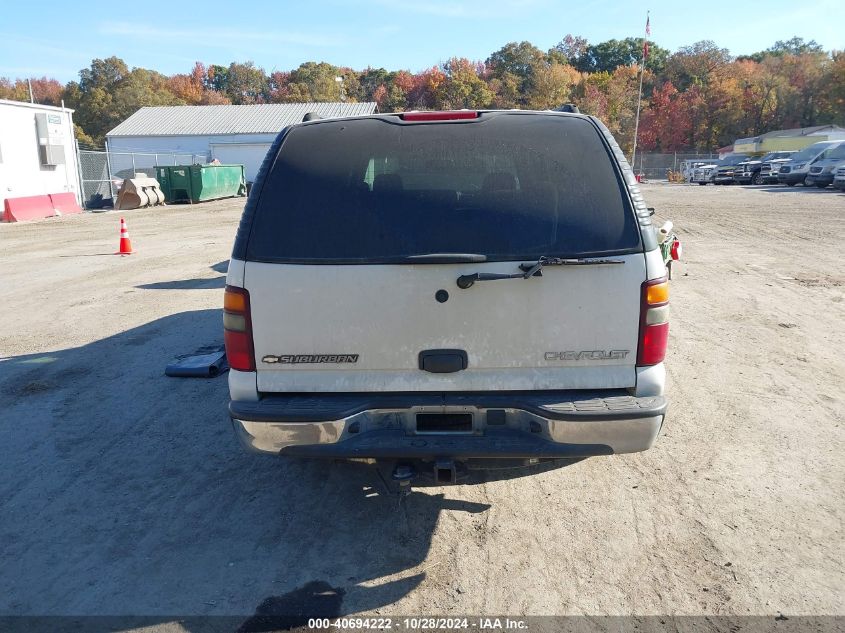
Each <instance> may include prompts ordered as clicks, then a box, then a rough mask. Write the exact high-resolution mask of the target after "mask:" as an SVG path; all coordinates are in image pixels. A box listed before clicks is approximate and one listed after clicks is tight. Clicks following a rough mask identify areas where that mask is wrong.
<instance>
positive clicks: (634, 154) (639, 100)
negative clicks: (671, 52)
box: [631, 11, 651, 171]
mask: <svg viewBox="0 0 845 633" xmlns="http://www.w3.org/2000/svg"><path fill="white" fill-rule="evenodd" d="M649 13H650V12H649V11H646V13H645V38H644V39H643V63H642V64H641V65H640V92H639V96H638V97H637V122H636V123H635V124H634V151H633V152H631V169H636V165H635V164H634V161H635V160H636V158H637V137H638V135H639V133H640V104H641V103H642V100H643V75H644V74H645V60H646V59H648V36H649V35H651V25H650V23H649V20H650V17H649ZM640 162H642V161H640ZM640 171H642V168H640Z"/></svg>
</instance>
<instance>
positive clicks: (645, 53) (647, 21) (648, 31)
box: [643, 16, 651, 61]
mask: <svg viewBox="0 0 845 633" xmlns="http://www.w3.org/2000/svg"><path fill="white" fill-rule="evenodd" d="M649 35H651V18H650V17H649V16H646V19H645V39H644V40H643V61H645V60H646V59H648V37H649Z"/></svg>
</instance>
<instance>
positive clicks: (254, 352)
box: [223, 110, 669, 482]
mask: <svg viewBox="0 0 845 633" xmlns="http://www.w3.org/2000/svg"><path fill="white" fill-rule="evenodd" d="M226 283H227V287H226V292H225V301H224V317H223V319H224V328H225V343H226V351H227V355H228V361H229V364H230V366H231V371H230V373H229V390H230V396H231V400H230V404H229V413H230V415H231V418H232V420H233V425H234V428H235V430H236V433H237V435H238V437H239V438H240V440H241V441H242V442H243V443H244V444H245V445H246V446H247V447H249V448H251V449H254V450H256V451H260V452H266V453H275V454H281V455H285V456H298V457H323V458H358V459H364V458H367V459H385V460H399V461H407V462H408V463H409V464H414V465H416V464H419V463H420V462H421V463H424V464H425V465H426V466H425V467H426V468H427V469H428V468H430V469H431V470H430V472H432V473H433V474H434V475H435V478H436V480H438V481H443V482H453V481H455V480H456V478H457V476H458V474H459V473H460V472H461V471H462V470H463V468H464V466H465V464H466V462H467V461H468V460H473V459H485V458H499V459H508V460H516V463H518V464H520V465H524V464H528V463H530V462H536V461H538V460H541V459H547V458H580V457H585V456H589V455H607V454H611V453H630V452H636V451H643V450H646V449H648V448H649V447H650V446H652V444H653V443H654V442H655V440H656V439H657V436H658V433H659V432H660V429H661V426H662V425H663V420H664V416H665V414H666V399H665V398H664V380H665V370H664V367H663V359H664V355H665V352H666V343H667V334H668V327H669V324H668V320H667V318H668V307H667V304H668V298H669V295H668V292H669V287H668V281H667V278H666V267H665V265H664V262H663V258H662V256H661V251H660V249H659V247H658V242H657V231H656V230H655V227H654V226H653V225H652V221H651V217H650V212H649V210H648V209H647V208H646V206H645V202H644V201H643V197H642V195H641V194H640V192H639V190H638V188H637V184H636V180H635V177H634V174H633V172H632V171H631V169H630V167H629V166H628V164H627V162H626V161H625V158H624V156H623V154H622V151H621V150H620V148H619V146H618V145H617V143H616V141H615V140H614V139H613V137H612V136H611V134H610V132H609V131H608V129H607V128H606V127H605V126H604V125H602V124H601V123H600V122H599V121H598V120H597V119H595V118H594V117H588V116H585V115H581V114H568V113H562V112H549V111H546V112H530V111H467V110H462V111H456V112H406V113H402V114H377V115H369V116H364V117H356V118H345V119H342V120H338V119H326V120H312V121H309V122H305V123H300V124H296V125H293V126H290V127H288V128H286V129H285V130H283V131H282V132H281V133H280V134H279V136H278V138H277V139H276V141H275V143H274V144H273V146H272V147H271V149H270V150H269V152H268V154H267V158H266V159H265V161H264V164H263V166H262V168H261V171H260V173H259V175H258V177H257V179H256V182H255V185H254V187H253V190H252V195H251V196H250V198H249V200H248V202H247V205H246V208H245V209H244V213H243V216H242V219H241V224H240V227H239V228H238V233H237V238H236V240H235V245H234V251H233V254H232V259H231V261H230V264H229V271H228V276H227V282H226ZM488 463H489V462H488ZM409 472H410V471H409V470H408V469H404V468H403V469H401V470H400V469H397V470H396V471H394V475H395V476H396V477H397V478H403V479H406V478H410V475H409V474H408V473H409ZM402 473H404V475H403V474H402Z"/></svg>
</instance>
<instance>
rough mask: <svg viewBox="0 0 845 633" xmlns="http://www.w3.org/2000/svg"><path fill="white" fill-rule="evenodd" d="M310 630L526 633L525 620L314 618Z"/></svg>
mask: <svg viewBox="0 0 845 633" xmlns="http://www.w3.org/2000/svg"><path fill="white" fill-rule="evenodd" d="M308 628H309V629H314V630H320V629H334V630H340V631H353V630H376V631H390V630H403V631H443V630H473V629H475V630H479V631H494V632H495V631H527V630H528V623H527V622H526V621H525V620H520V619H512V618H492V617H491V618H434V617H431V618H428V617H417V618H413V617H411V618H312V619H309V620H308Z"/></svg>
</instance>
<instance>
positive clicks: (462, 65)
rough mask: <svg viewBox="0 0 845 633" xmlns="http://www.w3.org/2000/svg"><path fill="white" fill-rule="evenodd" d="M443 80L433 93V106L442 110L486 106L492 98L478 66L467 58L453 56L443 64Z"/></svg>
mask: <svg viewBox="0 0 845 633" xmlns="http://www.w3.org/2000/svg"><path fill="white" fill-rule="evenodd" d="M443 74H444V75H445V77H446V81H443V82H442V83H441V84H440V86H439V87H438V89H437V92H436V93H435V101H436V102H435V106H436V107H437V108H442V109H444V110H452V109H461V108H486V107H487V106H489V105H490V102H491V101H492V100H493V94H492V93H491V92H490V90H489V89H488V88H487V84H485V83H484V81H483V80H482V79H481V78H480V77H479V76H478V75H479V67H478V65H477V64H474V63H473V62H471V61H470V60H468V59H465V58H462V57H460V58H459V57H453V58H452V59H450V60H449V61H447V62H446V63H445V64H443Z"/></svg>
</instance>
